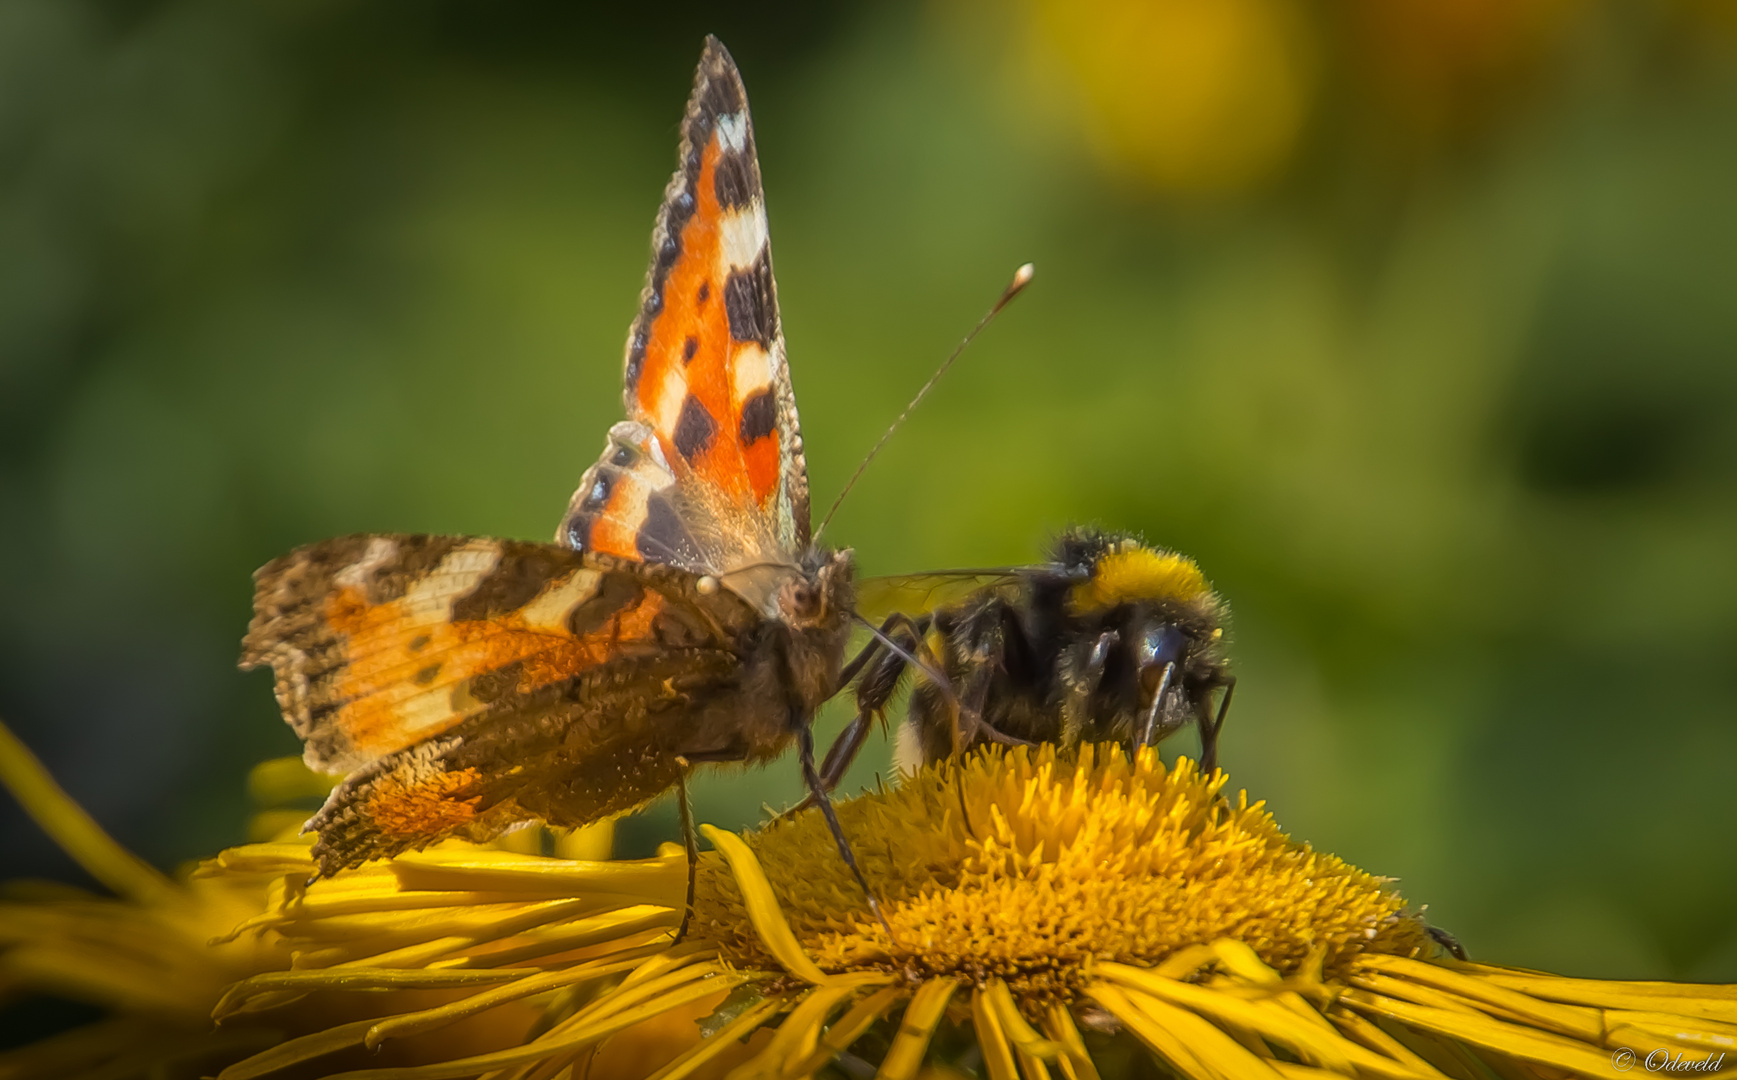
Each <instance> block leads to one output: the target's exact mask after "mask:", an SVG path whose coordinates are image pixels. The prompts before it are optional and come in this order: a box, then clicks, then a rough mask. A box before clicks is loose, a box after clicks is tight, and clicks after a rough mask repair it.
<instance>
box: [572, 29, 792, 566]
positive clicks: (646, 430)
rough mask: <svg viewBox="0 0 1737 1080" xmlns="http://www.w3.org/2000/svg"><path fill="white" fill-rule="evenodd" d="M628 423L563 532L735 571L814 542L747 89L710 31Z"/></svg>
mask: <svg viewBox="0 0 1737 1080" xmlns="http://www.w3.org/2000/svg"><path fill="white" fill-rule="evenodd" d="M625 399H626V406H627V415H628V418H629V422H628V423H626V424H618V425H617V426H616V428H615V429H613V430H612V431H611V433H610V434H611V437H610V441H609V445H608V446H607V447H606V448H605V450H604V453H603V456H602V457H601V458H600V459H599V461H598V463H597V464H596V465H595V466H593V467H592V469H591V471H589V472H587V473H586V475H585V478H584V480H583V481H582V482H581V484H580V486H579V490H578V491H577V492H575V494H574V496H573V502H572V505H571V506H570V507H569V509H568V514H567V517H566V518H565V519H564V520H563V522H562V524H561V527H560V529H559V530H558V532H557V534H556V538H557V540H558V541H560V542H562V543H567V544H570V545H572V546H574V547H576V548H580V549H582V550H590V551H605V552H609V553H611V554H615V555H620V556H623V557H627V558H643V559H651V560H655V561H660V562H671V563H674V564H676V565H680V566H685V567H687V568H689V569H692V570H695V571H698V572H702V573H713V574H716V573H727V572H728V571H730V570H732V569H736V568H738V567H740V566H743V565H746V564H748V563H752V562H755V561H763V560H767V559H773V558H779V557H782V558H783V559H784V560H785V561H787V562H788V561H790V558H791V556H792V555H794V553H796V552H799V551H800V550H802V549H803V548H804V547H806V546H807V544H808V540H809V521H808V476H807V470H806V466H805V464H804V462H803V456H802V436H801V431H800V427H799V424H798V422H797V415H796V398H795V395H794V393H793V391H792V390H791V386H790V371H789V366H788V365H787V364H786V362H785V355H784V336H783V333H782V330H781V328H780V325H779V319H778V296H777V288H776V286H775V285H774V283H773V279H772V248H771V243H770V239H769V234H768V231H767V225H766V203H765V196H764V194H763V192H762V190H761V184H760V165H759V161H758V159H757V157H756V155H755V150H754V125H753V121H752V119H751V118H750V116H749V114H748V98H747V93H746V91H744V89H743V87H742V80H741V76H740V75H739V74H737V71H736V67H735V64H734V63H733V62H732V61H731V59H730V56H729V53H728V52H726V51H725V49H724V47H723V46H722V45H721V44H719V43H718V42H717V41H716V40H715V39H712V40H709V41H708V42H707V45H706V51H705V54H704V55H703V56H702V57H701V59H700V66H699V70H698V72H697V73H696V75H695V80H694V91H693V95H692V97H691V98H690V99H689V101H688V108H687V114H686V117H685V119H684V120H683V122H682V144H681V157H680V167H679V168H678V169H677V170H676V173H675V176H674V177H672V178H671V180H670V184H669V187H668V188H667V189H666V191H665V193H664V201H663V205H662V206H661V207H660V208H659V210H658V216H657V224H656V227H655V229H654V231H653V233H652V260H651V268H650V270H649V272H648V273H647V277H646V284H645V290H644V292H643V293H642V294H641V297H640V311H639V315H638V317H636V318H635V319H634V322H633V327H632V329H631V330H629V332H628V340H627V358H626V388H625Z"/></svg>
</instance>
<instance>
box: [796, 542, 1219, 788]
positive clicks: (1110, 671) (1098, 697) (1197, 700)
mask: <svg viewBox="0 0 1737 1080" xmlns="http://www.w3.org/2000/svg"><path fill="white" fill-rule="evenodd" d="M874 586H878V588H879V591H881V592H882V593H884V594H886V595H887V596H889V597H894V596H898V595H899V594H902V599H903V601H904V602H903V603H901V602H899V599H892V600H890V602H886V603H883V604H882V605H881V606H883V607H891V608H893V609H894V614H892V615H891V616H890V617H888V618H887V619H886V621H885V622H884V623H882V624H881V626H880V629H879V631H878V632H877V634H876V640H874V641H872V642H871V643H870V644H869V645H868V646H867V647H866V648H865V649H864V650H863V651H862V653H861V654H859V655H858V657H857V658H856V659H855V660H854V661H853V662H852V663H851V664H850V665H849V667H848V668H847V669H846V671H845V673H844V674H845V678H846V679H854V681H855V685H854V688H853V690H854V695H855V699H856V706H857V712H856V717H855V719H853V720H852V721H851V723H850V724H849V725H848V726H847V727H846V728H845V729H844V731H843V732H841V733H840V735H839V737H838V739H837V740H836V741H835V742H834V744H833V746H832V748H831V750H830V751H829V752H828V754H827V756H826V761H825V763H824V765H823V766H822V769H821V776H822V781H823V783H825V784H826V785H827V786H829V787H830V786H832V785H836V784H837V783H838V781H839V780H840V779H841V778H842V777H843V775H844V772H845V770H846V769H847V768H848V767H849V765H850V763H851V761H852V760H853V759H854V758H855V756H856V753H857V751H858V750H859V749H860V748H861V746H862V742H863V740H864V739H865V738H866V736H867V733H868V729H869V726H870V724H871V723H873V722H874V721H875V720H876V719H880V720H883V721H884V718H885V715H886V709H887V706H888V705H889V704H890V703H891V702H892V700H893V698H894V696H895V695H896V694H897V693H898V690H899V687H900V686H901V684H902V683H903V682H904V679H905V675H906V673H907V672H910V671H913V670H914V671H915V676H914V681H913V686H912V689H911V695H910V704H909V708H908V710H907V716H906V719H905V721H904V723H903V725H902V726H901V728H900V731H899V751H898V760H899V764H900V766H901V767H906V768H909V767H913V766H916V765H920V764H922V763H924V762H929V761H935V760H938V759H941V758H946V757H950V756H953V755H956V754H959V753H961V752H963V751H965V750H968V749H970V748H971V747H973V746H977V745H979V744H982V743H1002V744H1022V743H1037V742H1054V743H1060V744H1062V745H1064V746H1071V745H1074V744H1076V743H1080V742H1100V741H1112V740H1113V741H1117V742H1121V743H1123V744H1124V745H1126V746H1128V747H1129V748H1130V749H1133V748H1136V747H1139V746H1147V745H1152V744H1155V743H1157V742H1159V741H1160V740H1162V739H1164V738H1166V737H1168V736H1170V735H1172V734H1174V733H1175V732H1177V731H1179V730H1180V729H1182V728H1183V727H1185V726H1187V725H1188V724H1190V723H1193V724H1194V725H1195V726H1196V727H1197V728H1198V730H1199V732H1200V748H1201V749H1200V764H1201V766H1202V768H1205V769H1209V770H1210V769H1212V768H1213V767H1214V766H1215V765H1216V763H1217V757H1218V735H1219V731H1220V729H1221V728H1222V727H1223V725H1224V718H1225V715H1226V713H1227V711H1228V709H1229V707H1230V698H1231V692H1232V690H1233V689H1234V688H1235V685H1236V679H1235V677H1234V676H1233V675H1231V674H1230V671H1229V667H1228V664H1227V662H1226V660H1225V656H1224V623H1225V619H1226V616H1227V612H1226V609H1225V605H1224V602H1223V600H1221V599H1220V598H1219V596H1218V594H1217V593H1215V592H1214V591H1213V590H1212V587H1211V586H1210V585H1209V584H1207V581H1206V577H1205V575H1203V574H1202V573H1201V572H1200V568H1199V567H1198V566H1197V565H1195V563H1194V561H1193V560H1192V559H1189V558H1187V557H1186V556H1183V555H1179V554H1176V553H1175V552H1170V551H1164V550H1162V549H1159V548H1154V547H1150V546H1148V545H1146V544H1144V543H1142V542H1141V541H1139V540H1138V539H1136V538H1135V537H1133V536H1130V535H1128V534H1125V533H1117V532H1103V531H1098V530H1094V529H1085V528H1073V529H1069V530H1068V531H1066V532H1064V533H1063V534H1062V535H1061V537H1060V538H1059V539H1058V540H1057V541H1056V542H1055V545H1054V547H1053V549H1052V551H1051V557H1050V560H1049V561H1048V562H1045V563H1039V564H1036V565H1032V566H1024V567H1015V568H1011V569H1006V570H991V571H960V572H957V573H956V574H953V575H922V576H920V577H913V578H904V579H880V580H879V582H877V583H873V586H871V589H870V591H871V592H872V591H874ZM961 586H963V590H962V594H961V595H958V596H957V597H956V598H953V599H947V598H945V597H946V594H947V592H948V590H949V589H951V590H952V591H953V592H955V593H959V592H960V591H961ZM913 594H915V596H916V598H917V599H916V602H914V603H913V602H912V600H913ZM937 597H941V599H940V600H939V601H938V602H936V598H937ZM864 599H865V600H866V599H868V597H866V596H865V597H864ZM913 611H916V612H917V613H916V614H913V613H912V612H913ZM871 625H872V624H871ZM1215 696H1217V699H1218V700H1217V707H1216V709H1215V708H1214V707H1213V705H1214V701H1213V699H1214V697H1215Z"/></svg>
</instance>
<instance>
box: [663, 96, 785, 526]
mask: <svg viewBox="0 0 1737 1080" xmlns="http://www.w3.org/2000/svg"><path fill="white" fill-rule="evenodd" d="M741 116H742V114H736V117H735V118H736V120H737V122H738V123H743V122H745V121H742V119H741ZM722 119H723V120H724V121H725V122H728V121H729V120H730V117H725V118H722ZM744 149H745V148H742V147H737V148H730V147H727V146H726V135H725V134H724V132H723V131H716V132H714V133H713V134H712V136H711V137H710V138H709V139H707V140H706V142H705V147H704V150H703V151H702V153H701V157H700V169H699V174H698V176H697V177H695V178H694V182H693V191H692V198H693V200H694V204H695V205H694V212H693V214H692V216H690V217H689V218H688V219H687V220H686V221H685V222H684V223H683V224H682V226H681V232H680V234H679V236H678V237H677V244H678V247H679V251H680V254H679V255H678V256H677V258H676V259H675V261H674V262H673V263H672V264H671V265H670V267H669V272H668V275H667V276H666V277H665V278H664V280H663V283H662V290H661V293H660V298H661V303H660V305H659V310H658V311H657V312H656V313H655V315H654V316H653V318H652V320H651V326H650V333H649V335H648V336H647V340H646V347H645V363H644V366H643V368H642V369H641V370H640V373H639V378H638V380H637V385H636V386H635V387H634V391H633V402H632V407H633V411H634V412H635V413H636V414H637V415H639V416H641V417H644V418H645V419H646V420H647V421H648V422H649V423H650V424H651V425H652V426H653V428H654V429H655V430H656V431H657V434H658V439H659V441H660V442H661V443H662V446H663V450H664V453H665V455H666V456H668V457H670V458H671V459H672V460H673V459H674V458H675V457H677V456H679V457H680V458H681V460H682V461H683V462H684V463H686V465H687V466H688V468H690V469H692V470H693V473H694V475H695V476H696V477H697V478H698V479H700V480H702V481H704V482H705V483H707V484H709V485H710V486H711V487H712V488H714V489H715V490H717V491H720V492H723V493H725V494H727V495H728V496H729V497H730V498H731V499H733V500H734V501H736V502H751V503H752V505H753V506H754V507H756V508H757V509H761V510H764V509H766V507H767V504H768V502H769V500H770V499H771V497H772V495H773V493H774V492H775V491H776V490H777V486H778V466H779V446H778V438H779V437H778V431H777V426H776V424H775V423H773V420H774V417H775V414H776V409H777V405H776V398H775V396H774V394H773V391H772V369H771V360H772V354H771V351H770V350H771V345H772V340H771V339H772V336H773V335H774V334H775V332H776V324H777V311H776V307H775V306H772V301H771V296H770V294H769V290H764V289H762V288H760V282H759V280H758V279H759V278H760V277H761V276H762V274H765V275H769V274H770V267H769V265H766V264H767V261H768V260H769V258H770V255H769V252H768V243H767V233H766V211H765V207H764V205H763V203H762V201H761V199H760V196H759V192H758V189H757V185H756V190H755V191H754V193H753V194H752V195H751V196H749V197H748V199H747V200H746V202H744V203H743V204H742V205H739V206H734V207H726V206H724V205H723V204H722V203H721V202H720V200H719V198H718V188H719V183H718V180H719V176H718V173H719V169H720V167H721V163H723V166H724V167H728V168H731V169H734V170H737V171H740V170H741V169H742V166H741V164H740V163H739V161H738V159H739V158H740V156H741V154H742V153H743V150H744ZM753 171H754V172H755V173H756V174H757V173H758V169H757V168H756V169H755V170H753ZM725 186H726V188H727V187H728V185H725ZM757 264H758V265H766V269H765V270H764V271H761V270H759V269H758V268H757Z"/></svg>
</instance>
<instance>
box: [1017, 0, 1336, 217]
mask: <svg viewBox="0 0 1737 1080" xmlns="http://www.w3.org/2000/svg"><path fill="white" fill-rule="evenodd" d="M1030 28H1031V35H1032V40H1033V44H1034V45H1035V46H1036V48H1037V50H1038V53H1039V55H1040V56H1042V55H1047V56H1049V57H1051V58H1052V59H1053V60H1055V61H1059V65H1056V66H1058V67H1059V68H1060V69H1061V70H1062V71H1063V72H1065V74H1066V77H1067V81H1068V82H1070V83H1071V84H1072V86H1073V87H1074V89H1076V90H1077V92H1078V97H1079V100H1080V102H1081V104H1082V106H1083V110H1082V115H1083V116H1084V118H1085V123H1086V128H1087V131H1088V134H1089V135H1090V136H1091V138H1092V141H1093V143H1094V145H1095V146H1096V147H1097V149H1098V150H1099V152H1100V154H1101V155H1102V157H1103V158H1104V160H1105V161H1106V163H1108V164H1109V165H1110V166H1111V167H1112V169H1113V170H1114V171H1116V172H1119V173H1121V174H1123V175H1124V176H1128V177H1130V178H1132V179H1133V180H1134V181H1136V182H1137V183H1141V184H1144V185H1147V186H1150V187H1151V188H1154V189H1156V190H1158V191H1161V192H1165V193H1170V194H1180V195H1209V194H1216V193H1220V192H1238V191H1242V190H1245V189H1247V188H1250V187H1253V186H1255V185H1257V184H1259V183H1260V182H1261V181H1263V180H1266V179H1267V178H1269V177H1270V176H1272V175H1273V174H1274V173H1275V172H1276V171H1278V170H1279V169H1280V168H1281V167H1282V166H1283V165H1284V164H1285V163H1286V162H1287V161H1288V160H1289V158H1290V156H1291V154H1292V151H1293V150H1294V148H1295V147H1296V145H1297V142H1298V139H1299V137H1300V136H1301V134H1302V131H1303V127H1304V124H1305V122H1306V121H1307V119H1308V116H1309V112H1310V107H1311V105H1312V103H1313V100H1314V94H1315V82H1316V78H1315V76H1316V65H1317V58H1316V55H1315V53H1316V50H1315V45H1314V38H1313V36H1312V34H1311V28H1310V25H1309V23H1308V21H1307V20H1306V19H1305V18H1303V17H1302V14H1301V12H1299V11H1298V10H1297V8H1296V5H1295V3H1294V0H1032V6H1031V15H1030Z"/></svg>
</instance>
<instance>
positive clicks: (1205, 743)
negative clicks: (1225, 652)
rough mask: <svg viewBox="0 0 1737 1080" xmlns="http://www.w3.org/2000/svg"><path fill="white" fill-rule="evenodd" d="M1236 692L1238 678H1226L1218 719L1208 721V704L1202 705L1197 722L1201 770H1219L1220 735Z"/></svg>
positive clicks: (1233, 676)
mask: <svg viewBox="0 0 1737 1080" xmlns="http://www.w3.org/2000/svg"><path fill="white" fill-rule="evenodd" d="M1235 692H1236V676H1235V675H1226V676H1225V677H1224V696H1223V697H1222V698H1219V700H1218V718H1217V719H1216V720H1213V721H1211V722H1210V723H1209V722H1208V721H1207V712H1206V704H1205V703H1204V702H1203V703H1202V704H1201V710H1200V714H1199V716H1198V717H1197V718H1196V722H1197V723H1198V724H1199V725H1200V768H1201V771H1202V772H1208V773H1209V772H1211V771H1212V770H1213V769H1216V768H1218V733H1219V732H1221V731H1223V730H1224V718H1225V716H1226V715H1228V714H1229V712H1230V695H1232V694H1234V693H1235Z"/></svg>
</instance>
